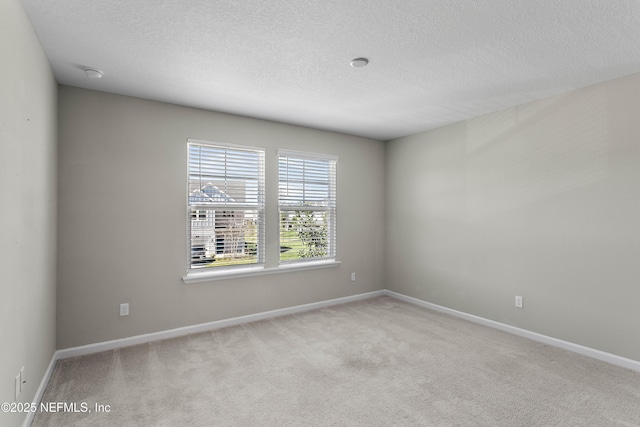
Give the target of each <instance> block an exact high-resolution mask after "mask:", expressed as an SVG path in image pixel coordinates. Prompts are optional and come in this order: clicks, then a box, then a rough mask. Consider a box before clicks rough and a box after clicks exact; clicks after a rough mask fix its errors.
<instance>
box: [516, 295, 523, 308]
mask: <svg viewBox="0 0 640 427" xmlns="http://www.w3.org/2000/svg"><path fill="white" fill-rule="evenodd" d="M516 307H518V308H524V306H523V302H522V297H521V296H518V295H516Z"/></svg>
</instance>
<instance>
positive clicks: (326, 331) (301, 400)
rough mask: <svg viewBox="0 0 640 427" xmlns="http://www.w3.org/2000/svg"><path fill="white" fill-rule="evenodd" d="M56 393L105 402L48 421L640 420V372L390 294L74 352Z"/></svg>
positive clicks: (42, 422)
mask: <svg viewBox="0 0 640 427" xmlns="http://www.w3.org/2000/svg"><path fill="white" fill-rule="evenodd" d="M43 402H45V403H46V402H66V403H76V406H77V409H78V410H79V411H82V408H83V403H84V404H85V405H86V408H87V409H89V410H91V412H85V413H83V412H57V413H48V414H47V413H43V412H39V413H38V414H37V415H36V417H35V420H34V423H33V425H34V426H640V373H636V372H633V371H630V370H626V369H623V368H620V367H616V366H613V365H609V364H607V363H604V362H599V361H596V360H593V359H590V358H587V357H583V356H580V355H576V354H574V353H570V352H567V351H564V350H561V349H557V348H553V347H548V346H545V345H543V344H540V343H537V342H533V341H529V340H527V339H524V338H521V337H517V336H513V335H510V334H507V333H503V332H500V331H496V330H493V329H490V328H486V327H483V326H479V325H476V324H473V323H468V322H466V321H464V320H460V319H457V318H453V317H450V316H447V315H444V314H440V313H437V312H432V311H429V310H425V309H422V308H420V307H416V306H413V305H410V304H406V303H404V302H401V301H397V300H395V299H391V298H388V297H380V298H374V299H370V300H365V301H360V302H355V303H350V304H345V305H341V306H334V307H330V308H324V309H320V310H315V311H310V312H305V313H301V314H295V315H290V316H284V317H279V318H275V319H270V320H264V321H260V322H255V323H250V324H245V325H242V326H236V327H230V328H225V329H220V330H216V331H212V332H207V333H202V334H197V335H190V336H186V337H182V338H176V339H171V340H166V341H159V342H153V343H150V344H144V345H139V346H135V347H129V348H123V349H119V350H114V351H107V352H103V353H98V354H94V355H89V356H82V357H77V358H73V359H66V360H62V361H60V362H58V365H57V366H56V369H55V372H54V373H53V376H52V378H51V381H50V383H49V386H48V387H47V389H46V391H45V395H44V398H43ZM96 404H98V405H104V408H105V409H106V408H107V407H106V405H109V412H96V411H95V408H96V407H95V405H96Z"/></svg>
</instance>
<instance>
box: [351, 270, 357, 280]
mask: <svg viewBox="0 0 640 427" xmlns="http://www.w3.org/2000/svg"><path fill="white" fill-rule="evenodd" d="M351 281H352V282H355V281H356V273H355V272H353V273H351Z"/></svg>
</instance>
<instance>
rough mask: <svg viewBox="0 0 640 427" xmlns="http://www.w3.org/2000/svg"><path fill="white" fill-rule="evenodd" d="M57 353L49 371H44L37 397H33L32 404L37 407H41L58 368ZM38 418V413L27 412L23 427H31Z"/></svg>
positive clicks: (53, 357) (48, 368)
mask: <svg viewBox="0 0 640 427" xmlns="http://www.w3.org/2000/svg"><path fill="white" fill-rule="evenodd" d="M57 353H58V352H57V351H56V352H54V353H53V356H52V357H51V361H50V362H49V366H47V370H46V371H44V375H43V376H42V380H41V381H40V385H39V386H38V389H37V390H36V394H35V396H33V401H32V403H33V404H34V405H35V406H36V407H39V406H40V401H41V400H42V396H43V395H44V391H45V390H46V388H47V384H49V380H50V379H51V375H52V374H53V370H54V369H55V367H56V362H57V361H58V357H57ZM35 416H36V412H33V411H30V412H27V416H26V417H25V419H24V422H23V423H22V427H29V426H30V425H31V423H32V422H33V419H34V417H35Z"/></svg>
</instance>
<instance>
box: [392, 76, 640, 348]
mask: <svg viewBox="0 0 640 427" xmlns="http://www.w3.org/2000/svg"><path fill="white" fill-rule="evenodd" d="M639 117H640V75H633V76H629V77H626V78H621V79H617V80H612V81H609V82H606V83H602V84H597V85H594V86H591V87H587V88H584V89H580V90H577V91H574V92H571V93H568V94H565V95H562V96H555V97H551V98H548V99H544V100H541V101H538V102H533V103H530V104H526V105H523V106H520V107H516V108H511V109H508V110H505V111H501V112H496V113H493V114H489V115H486V116H483V117H479V118H477V119H473V120H469V121H465V122H461V123H457V124H453V125H450V126H446V127H443V128H439V129H436V130H432V131H428V132H424V133H421V134H417V135H413V136H408V137H405V138H401V139H397V140H394V141H389V142H388V143H387V144H386V168H387V175H386V198H387V203H386V239H387V240H386V241H387V249H388V250H387V252H386V259H387V262H388V263H387V267H386V274H387V280H386V283H387V287H388V288H389V289H390V290H393V291H396V292H400V293H403V294H406V295H409V296H412V297H415V298H419V299H421V300H424V301H428V302H432V303H436V304H439V305H442V306H446V307H449V308H453V309H456V310H460V311H463V312H466V313H471V314H475V315H478V316H482V317H485V318H488V319H492V320H496V321H499V322H503V323H506V324H509V325H513V326H517V327H520V328H524V329H528V330H530V331H534V332H538V333H542V334H545V335H548V336H552V337H556V338H559V339H563V340H566V341H570V342H573V343H577V344H581V345H585V346H588V347H591V348H595V349H599V350H602V351H605V352H609V353H613V354H616V355H619V356H623V357H627V358H631V359H635V360H640V340H638V336H640V310H638V302H639V301H640V227H639V226H638V225H639V219H640V120H638V118H639ZM516 295H519V296H522V297H523V298H524V308H523V309H518V308H516V307H515V304H514V298H515V296H516Z"/></svg>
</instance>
